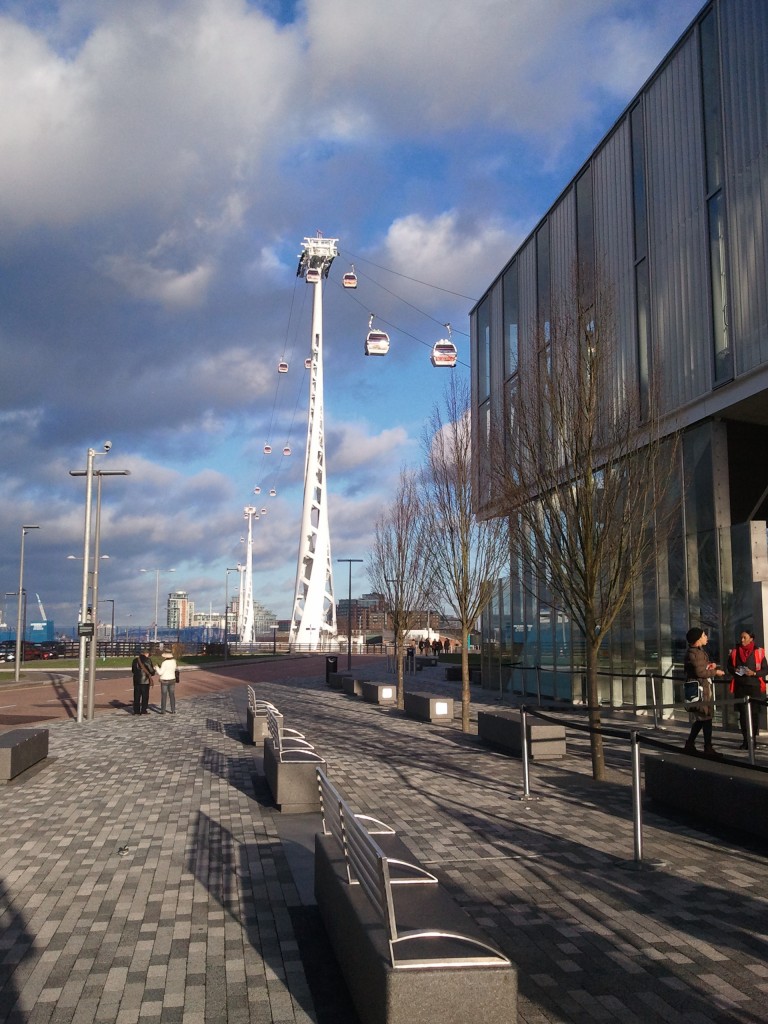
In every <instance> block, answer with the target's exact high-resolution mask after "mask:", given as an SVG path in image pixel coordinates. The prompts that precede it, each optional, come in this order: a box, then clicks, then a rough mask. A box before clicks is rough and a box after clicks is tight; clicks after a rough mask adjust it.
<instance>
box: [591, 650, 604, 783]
mask: <svg viewBox="0 0 768 1024" xmlns="http://www.w3.org/2000/svg"><path fill="white" fill-rule="evenodd" d="M598 650H599V644H595V643H589V642H587V704H588V707H589V724H590V727H591V729H592V730H594V731H593V732H591V733H590V737H589V740H590V750H591V752H592V778H593V779H595V781H597V782H603V781H604V779H605V753H604V751H603V736H602V733H601V732H600V726H601V722H600V691H599V687H598V677H597V652H598Z"/></svg>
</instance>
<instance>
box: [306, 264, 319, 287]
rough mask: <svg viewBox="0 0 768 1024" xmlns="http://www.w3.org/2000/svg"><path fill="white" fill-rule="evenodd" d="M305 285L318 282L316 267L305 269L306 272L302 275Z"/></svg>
mask: <svg viewBox="0 0 768 1024" xmlns="http://www.w3.org/2000/svg"><path fill="white" fill-rule="evenodd" d="M304 278H305V280H306V282H307V284H317V282H318V281H319V280H320V271H319V270H318V269H317V267H307V272H306V274H305V275H304Z"/></svg>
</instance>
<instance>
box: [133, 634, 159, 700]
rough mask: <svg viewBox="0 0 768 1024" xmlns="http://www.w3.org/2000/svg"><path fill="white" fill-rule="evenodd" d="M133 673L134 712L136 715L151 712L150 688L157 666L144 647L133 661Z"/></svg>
mask: <svg viewBox="0 0 768 1024" xmlns="http://www.w3.org/2000/svg"><path fill="white" fill-rule="evenodd" d="M131 672H132V673H133V713H134V715H148V714H149V710H148V708H149V688H150V686H151V685H152V676H153V675H154V674H155V666H154V665H153V664H152V659H151V658H150V656H149V651H148V650H146V649H143V650H141V651H140V652H139V654H137V655H136V657H135V658H134V659H133V662H132V663H131Z"/></svg>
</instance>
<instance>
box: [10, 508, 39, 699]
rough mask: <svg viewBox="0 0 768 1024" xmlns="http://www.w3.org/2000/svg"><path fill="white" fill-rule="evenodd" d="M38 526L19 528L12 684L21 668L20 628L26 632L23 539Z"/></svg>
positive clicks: (22, 647) (21, 640) (22, 645)
mask: <svg viewBox="0 0 768 1024" xmlns="http://www.w3.org/2000/svg"><path fill="white" fill-rule="evenodd" d="M39 529H40V527H39V526H22V528H21V557H20V558H19V600H18V613H17V616H16V664H15V665H14V668H13V678H14V682H17V683H18V681H19V670H20V668H21V654H22V651H23V650H24V638H23V637H22V635H21V634H22V628H23V629H24V631H25V632H26V625H27V623H26V618H27V616H26V614H25V615H24V616H23V619H24V623H23V627H22V614H21V613H22V608H24V609H25V611H26V606H25V605H22V600H23V594H24V538H25V537H26V536H27V534H28V533H29V531H30V530H39Z"/></svg>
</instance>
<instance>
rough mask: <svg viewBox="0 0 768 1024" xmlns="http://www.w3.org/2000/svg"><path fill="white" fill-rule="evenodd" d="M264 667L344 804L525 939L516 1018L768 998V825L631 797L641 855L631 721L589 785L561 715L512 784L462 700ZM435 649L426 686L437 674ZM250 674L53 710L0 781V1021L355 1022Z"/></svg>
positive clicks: (497, 931) (303, 831) (515, 954)
mask: <svg viewBox="0 0 768 1024" xmlns="http://www.w3.org/2000/svg"><path fill="white" fill-rule="evenodd" d="M285 670H286V671H290V668H289V666H288V665H286V666H285ZM257 671H258V670H257V669H255V668H254V669H251V670H246V669H245V668H244V667H243V669H242V672H243V674H244V677H245V676H247V675H249V674H250V675H251V676H253V677H254V685H256V688H257V691H258V693H259V695H260V696H264V697H268V698H269V699H271V700H273V701H274V702H275V703H276V704H277V706H278V707H279V708H280V709H281V711H283V713H284V714H285V716H286V720H287V723H288V724H289V725H290V726H292V727H296V728H299V729H301V730H302V731H303V732H305V733H306V734H307V736H308V738H309V739H310V740H311V741H312V742H313V743H314V744H315V745H316V747H317V749H318V750H319V751H320V752H321V753H323V755H324V756H325V757H326V758H327V760H328V764H329V771H330V773H331V774H332V776H333V778H334V780H335V781H336V782H337V784H338V785H339V786H340V788H341V789H343V790H344V791H346V793H347V794H348V796H349V797H350V800H351V802H352V803H353V805H357V806H359V808H361V809H364V810H365V811H367V812H368V813H371V814H374V815H375V816H376V817H380V818H385V819H387V820H389V821H391V822H392V823H393V824H394V825H395V826H396V828H397V829H398V831H399V832H400V834H401V835H402V837H403V838H404V839H405V841H406V842H407V843H408V845H409V846H410V847H411V848H412V850H413V851H414V852H415V853H416V854H417V856H418V857H419V858H420V859H422V860H423V861H424V862H426V863H427V864H429V865H433V866H434V868H436V869H437V873H438V874H439V875H440V877H441V878H442V880H443V881H444V882H445V884H446V885H447V886H448V887H449V889H450V890H451V891H452V893H453V895H454V896H455V898H456V899H457V900H458V901H459V902H460V903H461V904H462V905H463V906H464V907H465V908H466V910H467V911H468V912H469V913H470V914H471V915H472V916H473V917H475V918H476V919H477V920H478V922H479V923H480V924H481V925H482V926H483V927H484V928H485V929H486V930H487V931H488V932H489V933H490V935H491V936H492V938H493V939H494V940H495V941H496V942H497V943H498V944H499V945H500V946H501V948H502V949H504V951H505V952H506V953H507V954H508V955H509V956H510V957H511V958H512V960H513V961H514V962H516V963H517V965H518V967H519V971H520V975H519V986H520V1010H519V1020H520V1021H521V1022H523V1024H543V1022H558V1024H559V1022H563V1024H565V1022H587V1021H589V1022H592V1021H595V1022H597V1021H622V1022H628V1024H641V1022H642V1024H646V1022H656V1021H658V1022H668V1024H678V1022H680V1024H683V1022H685V1024H715V1022H717V1024H725V1022H733V1024H756V1022H764V1021H766V1020H768V898H767V897H768V859H766V856H765V852H766V851H765V849H764V848H760V847H758V846H757V845H754V846H750V845H749V844H742V843H741V842H737V841H736V840H734V838H733V837H731V836H723V835H713V834H707V833H706V832H704V831H699V830H696V829H695V828H693V827H691V826H690V825H689V824H686V823H681V822H679V821H669V820H667V819H665V818H662V817H660V816H657V815H656V814H654V813H652V812H651V811H648V810H646V812H645V815H644V832H643V837H644V854H645V858H646V861H647V865H646V867H645V868H644V869H643V870H633V866H634V865H633V833H632V812H631V798H630V789H629V761H628V757H627V752H626V749H625V746H624V745H623V744H621V743H619V742H618V741H612V740H611V741H608V745H609V750H608V759H609V763H610V765H611V768H610V780H609V781H608V782H606V783H604V784H601V785H596V784H594V783H593V782H592V781H591V779H590V777H589V758H588V754H587V748H586V745H585V740H584V739H583V737H581V736H580V735H579V734H573V739H572V740H571V738H570V735H569V753H568V756H567V757H566V758H565V759H564V760H563V761H561V762H548V763H541V764H532V766H531V791H532V795H533V796H535V797H536V799H532V800H530V801H526V800H521V795H522V771H521V764H520V762H519V761H517V760H515V759H512V758H508V757H505V756H503V755H500V754H496V753H494V752H491V751H488V750H486V749H484V748H482V747H481V746H479V745H478V743H477V741H476V739H474V738H471V737H464V736H463V735H462V734H461V732H460V730H459V728H458V722H457V723H455V724H454V727H451V726H445V725H443V726H430V725H426V724H424V723H419V722H414V721H410V720H408V719H405V718H404V717H403V716H401V715H400V714H399V713H397V712H392V711H387V710H384V709H379V708H377V707H375V706H373V705H369V704H363V703H361V702H359V701H355V700H353V699H351V698H348V697H346V696H344V695H343V694H341V693H338V692H336V691H329V690H327V689H326V687H325V685H324V680H323V679H322V678H318V677H315V678H285V679H277V680H272V681H269V682H260V683H257V682H255V678H256V675H257ZM229 673H230V674H231V669H230V670H229ZM259 674H261V675H262V676H263V675H265V674H266V673H264V672H263V671H262V672H261V673H259ZM440 675H441V673H440V671H439V670H432V671H431V672H428V671H425V672H424V673H423V674H421V675H420V677H419V683H418V688H419V689H423V688H432V687H434V688H435V689H436V690H442V692H444V693H455V688H453V687H451V686H449V685H448V684H445V683H442V682H441V681H440ZM244 698H245V683H244V682H243V684H242V685H240V686H238V687H237V688H236V689H233V690H230V691H224V692H221V693H208V694H199V695H196V696H187V697H184V696H183V695H182V696H180V699H179V706H178V714H176V715H175V716H170V715H166V716H164V717H160V716H158V715H149V716H147V717H142V718H134V717H133V716H130V715H128V714H126V713H125V712H124V711H122V710H115V711H111V712H108V713H105V714H102V715H99V716H98V717H97V718H96V720H95V721H93V722H90V723H85V724H83V725H80V726H78V725H76V724H74V723H72V722H55V723H52V724H50V726H49V728H50V753H51V757H50V759H49V762H48V763H47V764H46V765H45V766H44V767H43V768H42V769H41V770H39V771H37V772H35V771H34V770H33V771H32V772H31V773H28V775H27V777H24V778H21V779H19V780H17V781H15V782H13V783H11V784H9V785H7V786H5V787H2V788H0V914H2V927H1V928H0V1021H2V1022H13V1024H22V1022H24V1024H47V1022H51V1024H67V1022H70V1021H71V1022H83V1024H85V1022H91V1021H99V1022H110V1024H112V1022H118V1024H136V1022H147V1024H151V1022H158V1021H159V1022H176V1021H178V1022H183V1024H207V1022H209V1021H211V1022H213V1021H216V1022H227V1024H230V1022H231V1024H240V1022H242V1024H245V1022H251V1021H253V1022H275V1024H283V1022H308V1021H312V1022H318V1024H355V1017H354V1014H353V1013H352V1011H351V1009H350V1007H349V1004H348V1002H347V1001H346V996H345V993H344V991H343V987H342V986H341V983H340V982H339V979H338V975H337V974H336V973H335V970H334V966H333V964H332V963H331V962H330V961H329V958H328V953H327V949H326V948H325V944H324V942H323V937H322V931H321V929H320V927H319V925H318V920H317V914H316V910H315V908H314V907H313V898H312V887H311V843H312V835H313V833H314V831H315V829H316V828H317V827H318V821H319V819H318V818H317V816H315V815H299V816H281V815H280V814H278V813H277V812H275V811H274V810H273V809H272V808H271V807H270V805H269V801H268V800H267V798H266V796H265V795H264V793H263V789H262V784H261V782H260V775H259V770H260V757H259V752H258V751H255V750H254V748H253V747H250V746H246V745H244V743H243V733H242V729H243V726H244V718H245V706H244ZM478 699H480V700H482V695H479V696H478ZM487 700H488V701H489V702H491V701H492V698H491V697H488V698H487ZM651 862H653V864H652V863H651ZM654 865H655V866H654ZM436 1024H439V1022H436ZM468 1024H474V1022H468Z"/></svg>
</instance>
